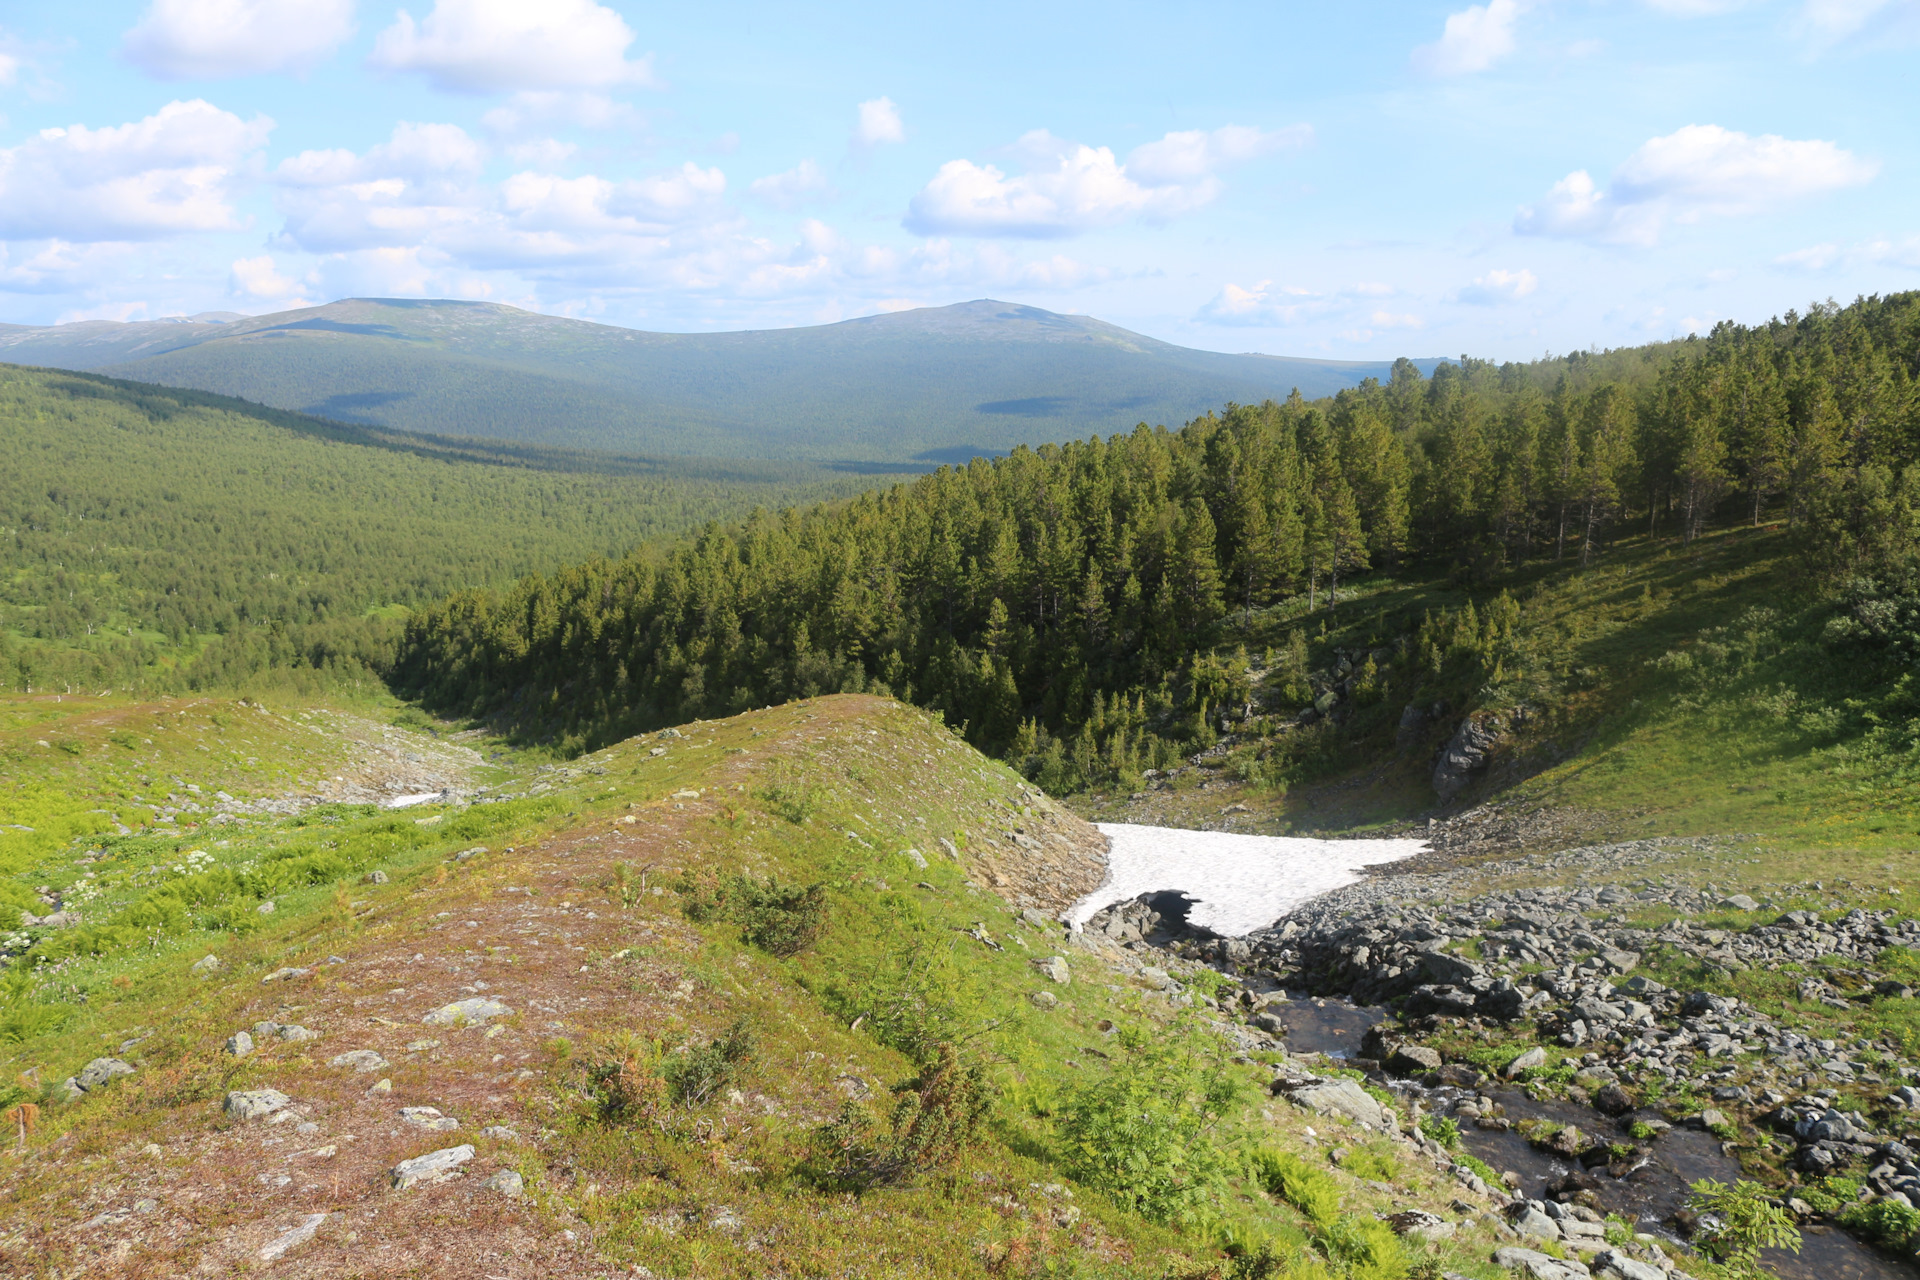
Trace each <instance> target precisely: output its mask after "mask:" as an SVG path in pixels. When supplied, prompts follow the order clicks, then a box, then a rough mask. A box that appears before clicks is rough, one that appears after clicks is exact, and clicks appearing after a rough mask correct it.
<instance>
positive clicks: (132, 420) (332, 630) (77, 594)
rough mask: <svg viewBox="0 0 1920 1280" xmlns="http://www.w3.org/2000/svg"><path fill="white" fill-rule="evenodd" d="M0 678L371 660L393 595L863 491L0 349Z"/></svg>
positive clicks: (192, 677) (34, 680) (44, 684)
mask: <svg viewBox="0 0 1920 1280" xmlns="http://www.w3.org/2000/svg"><path fill="white" fill-rule="evenodd" d="M0 436H4V438H5V440H6V443H7V450H6V464H5V466H3V467H0V539H3V540H0V687H13V688H20V689H23V690H26V689H34V688H48V687H52V688H55V689H58V688H61V687H63V686H65V685H67V684H78V685H81V686H83V687H88V688H97V687H99V686H101V685H103V684H106V685H115V686H121V687H126V686H128V685H130V684H139V685H142V686H156V687H162V688H166V687H172V686H173V685H174V684H180V683H186V684H193V685H205V684H209V683H211V684H214V685H218V686H221V687H228V686H231V685H232V684H233V683H234V682H235V681H236V680H238V679H241V678H243V677H245V676H247V675H249V674H251V673H255V672H258V671H260V670H262V669H265V668H268V667H281V668H287V667H304V668H308V669H327V668H333V669H337V670H343V671H351V672H353V673H355V674H357V675H359V676H360V677H363V678H366V679H369V680H371V679H374V677H373V676H372V669H380V668H384V666H385V665H386V663H387V662H388V661H389V660H390V657H391V651H392V642H393V639H394V637H395V635H396V633H397V628H396V627H395V625H393V623H392V622H391V621H390V620H389V619H386V618H383V617H381V616H378V611H380V610H383V609H390V607H391V606H417V605H421V604H424V603H426V602H428V601H431V600H434V599H437V598H439V597H441V596H444V595H445V594H446V593H448V592H449V591H452V590H455V589H457V588H464V587H473V586H477V585H482V584H488V583H497V584H506V583H510V582H512V581H514V580H515V579H517V578H519V577H521V576H523V575H525V574H528V573H532V572H536V571H541V570H550V569H552V568H553V567H554V566H556V565H560V564H564V563H566V562H568V561H570V560H576V559H579V558H581V557H583V556H588V555H595V554H601V555H604V554H618V553H624V552H625V551H627V550H628V549H630V548H632V547H633V546H635V545H637V544H639V543H642V542H644V541H646V540H648V539H652V538H662V537H666V536H668V535H672V534H677V533H679V532H681V531H683V530H686V529H689V528H692V527H694V526H697V525H699V524H701V523H702V522H705V521H709V520H714V519H722V518H737V517H739V516H742V515H744V514H746V513H747V512H749V511H750V510H752V509H753V508H754V507H755V506H757V505H760V504H763V503H764V504H771V505H778V504H782V503H788V502H794V501H806V500H814V499H820V498H827V497H835V496H840V495H844V494H847V493H851V492H854V491H855V490H857V489H858V488H860V487H861V486H862V485H864V484H868V483H871V481H870V480H866V479H863V478H859V477H855V476H849V475H839V474H835V473H832V472H826V471H820V470H817V469H814V468H810V467H805V466H793V465H785V466H781V467H778V468H775V467H773V466H771V465H764V464H754V463H744V462H743V463H691V462H685V461H675V462H662V461H658V460H653V459H645V458H619V457H613V456H607V455H583V454H568V453H563V452H559V451H553V450H539V449H533V448H528V447H524V446H511V445H497V444H492V445H490V444H487V443H485V442H476V441H471V440H461V441H450V440H441V439H434V438H431V437H421V436H411V435H406V434H404V433H396V432H385V431H379V430H373V429H368V428H363V427H355V426H346V425H341V424H337V423H327V422H322V421H319V420H316V419H312V418H303V417H301V416H299V415H296V414H288V413H281V412H278V411H275V410H270V409H264V408H262V407H261V406H258V405H251V404H247V403H245V402H243V401H238V400H232V399H228V398H226V397H222V396H214V395H209V394H206V393H203V392H192V391H176V390H171V389H168V388H162V387H154V386H147V385H142V384H138V383H126V382H117V381H113V380H110V379H106V378H100V377H96V376H93V375H85V374H68V373H59V372H54V371H50V370H35V369H22V368H17V367H12V366H0Z"/></svg>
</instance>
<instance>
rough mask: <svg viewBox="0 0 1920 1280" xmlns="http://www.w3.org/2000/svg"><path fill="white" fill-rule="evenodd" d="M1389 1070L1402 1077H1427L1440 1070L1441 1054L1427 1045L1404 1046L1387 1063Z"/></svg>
mask: <svg viewBox="0 0 1920 1280" xmlns="http://www.w3.org/2000/svg"><path fill="white" fill-rule="evenodd" d="M1386 1066H1387V1070H1389V1071H1391V1072H1393V1073H1394V1074H1395V1075H1400V1076H1418V1075H1425V1074H1426V1073H1427V1072H1429V1071H1438V1070H1439V1069H1440V1054H1439V1053H1438V1052H1437V1051H1436V1050H1433V1049H1429V1048H1427V1047H1426V1046H1425V1045H1418V1044H1403V1045H1401V1046H1399V1047H1398V1048H1396V1049H1395V1050H1394V1051H1393V1054H1392V1056H1391V1057H1389V1058H1388V1059H1387V1062H1386Z"/></svg>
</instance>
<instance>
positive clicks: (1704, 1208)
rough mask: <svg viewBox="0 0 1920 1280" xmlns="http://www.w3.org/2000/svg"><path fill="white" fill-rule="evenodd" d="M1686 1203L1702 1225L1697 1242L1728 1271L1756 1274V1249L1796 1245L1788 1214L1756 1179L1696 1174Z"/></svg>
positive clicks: (1796, 1235) (1796, 1247) (1795, 1231)
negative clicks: (1723, 1179) (1729, 1180)
mask: <svg viewBox="0 0 1920 1280" xmlns="http://www.w3.org/2000/svg"><path fill="white" fill-rule="evenodd" d="M1687 1207H1688V1208H1689V1209H1692V1210H1693V1211H1694V1212H1695V1213H1698V1214H1699V1215H1701V1220H1702V1224H1703V1226H1702V1229H1701V1231H1700V1233H1699V1234H1698V1235H1697V1236H1696V1237H1695V1239H1697V1240H1698V1241H1699V1242H1700V1246H1701V1248H1703V1249H1704V1250H1706V1252H1707V1254H1708V1255H1709V1256H1711V1257H1712V1258H1714V1259H1715V1260H1716V1261H1718V1262H1719V1263H1720V1264H1721V1265H1722V1266H1724V1267H1726V1268H1727V1269H1728V1270H1730V1271H1734V1272H1737V1273H1741V1274H1746V1275H1755V1274H1758V1272H1759V1262H1760V1251H1761V1250H1762V1249H1791V1250H1793V1251H1794V1252H1795V1253H1798V1252H1799V1251H1800V1230H1799V1228H1797V1227H1795V1226H1794V1225H1793V1217H1792V1215H1791V1214H1789V1213H1788V1212H1787V1211H1786V1210H1785V1209H1783V1208H1781V1207H1780V1206H1778V1205H1776V1204H1774V1203H1773V1201H1772V1197H1771V1193H1770V1192H1769V1191H1768V1190H1767V1189H1766V1188H1765V1187H1763V1186H1761V1185H1760V1184H1759V1183H1757V1182H1747V1181H1745V1180H1742V1181H1739V1182H1733V1183H1722V1182H1715V1181H1714V1180H1713V1179H1711V1178H1702V1179H1701V1180H1700V1181H1698V1182H1696V1183H1694V1184H1693V1185H1692V1186H1691V1187H1690V1188H1689V1189H1688V1193H1687ZM1875 1207H1878V1206H1875Z"/></svg>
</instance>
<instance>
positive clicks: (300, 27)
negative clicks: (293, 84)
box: [121, 0, 354, 80]
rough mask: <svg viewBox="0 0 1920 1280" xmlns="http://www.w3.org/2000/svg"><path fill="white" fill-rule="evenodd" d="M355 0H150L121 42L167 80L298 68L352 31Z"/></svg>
mask: <svg viewBox="0 0 1920 1280" xmlns="http://www.w3.org/2000/svg"><path fill="white" fill-rule="evenodd" d="M353 7H354V0H153V4H152V7H150V8H149V9H148V10H147V12H146V15H145V16H144V17H142V18H141V19H140V22H139V24H138V25H136V26H135V27H134V28H133V29H132V30H131V31H129V32H127V34H126V38H125V40H124V41H123V42H122V44H121V51H122V52H123V53H125V55H126V56H127V58H128V59H129V60H130V61H132V62H133V63H134V64H135V65H136V66H138V67H140V68H141V69H143V70H145V71H147V72H148V73H150V74H152V75H155V76H159V77H162V78H163V79H168V80H214V79H222V78H225V77H227V76H251V75H260V74H262V73H265V72H271V71H298V70H303V69H305V68H307V67H310V66H312V65H313V64H314V63H316V62H319V61H320V60H321V59H323V58H325V57H327V56H328V55H329V54H331V53H332V52H333V51H334V50H335V49H337V48H339V47H340V45H341V42H343V41H344V40H346V38H347V37H348V36H350V35H352V34H353Z"/></svg>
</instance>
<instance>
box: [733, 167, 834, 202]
mask: <svg viewBox="0 0 1920 1280" xmlns="http://www.w3.org/2000/svg"><path fill="white" fill-rule="evenodd" d="M827 186H828V184H827V175H826V174H824V173H822V172H821V171H820V166H819V165H817V164H815V163H814V162H813V161H811V160H802V161H801V162H800V163H799V164H797V165H795V166H794V167H793V168H791V169H789V170H787V171H786V172H785V173H770V174H768V175H767V176H766V177H764V178H755V179H754V180H753V181H752V182H751V183H749V184H747V190H748V191H749V192H751V193H752V194H753V196H754V198H755V199H757V200H764V201H766V202H767V203H768V204H770V205H773V206H775V207H776V208H780V209H791V208H793V207H795V206H796V205H799V204H801V203H803V202H804V201H806V200H807V199H809V198H811V197H813V196H816V195H820V194H822V193H824V192H825V191H826V190H827Z"/></svg>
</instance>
